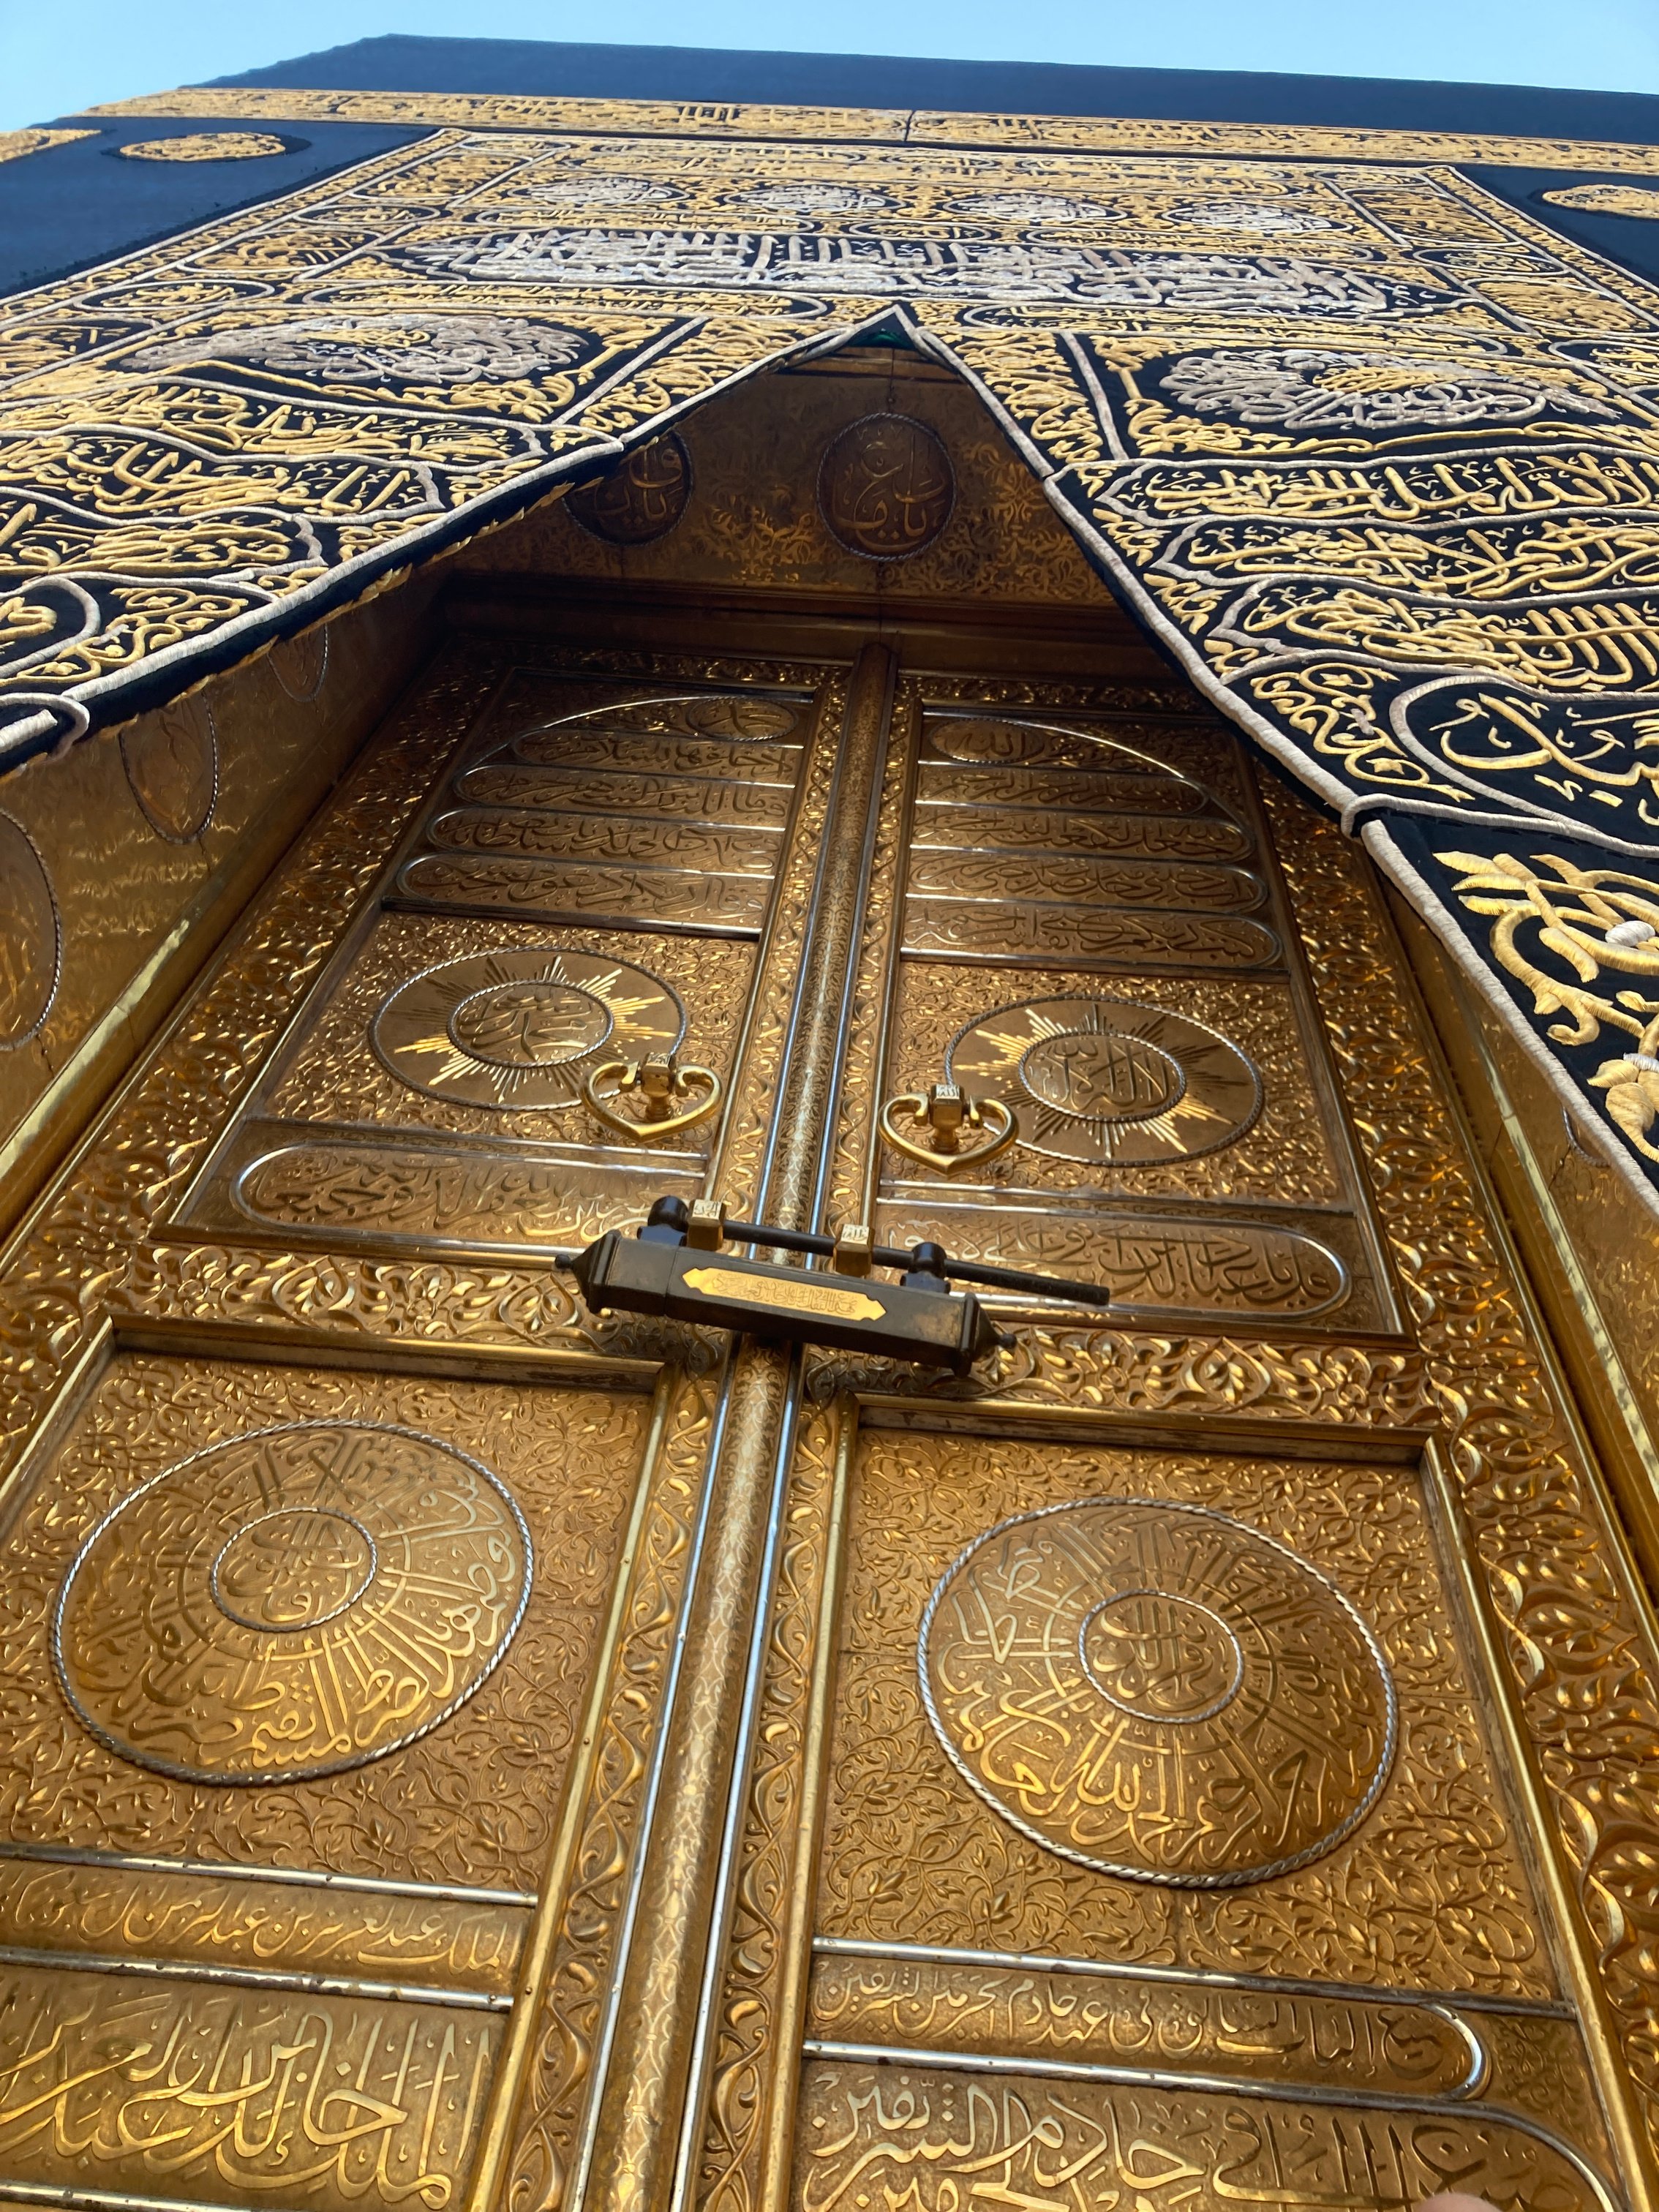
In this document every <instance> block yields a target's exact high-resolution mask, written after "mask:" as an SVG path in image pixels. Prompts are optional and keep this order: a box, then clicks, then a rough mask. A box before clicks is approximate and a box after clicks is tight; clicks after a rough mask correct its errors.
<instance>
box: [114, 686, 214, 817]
mask: <svg viewBox="0 0 1659 2212" xmlns="http://www.w3.org/2000/svg"><path fill="white" fill-rule="evenodd" d="M121 765H122V767H123V768H124V769H125V771H126V778H127V784H128V787H129V788H130V789H131V793H132V795H133V797H134V798H135V799H137V802H138V805H139V810H140V811H141V812H142V813H143V817H144V819H145V821H146V822H148V823H149V826H150V828H151V829H153V830H154V831H155V834H156V836H158V837H165V838H166V840H167V843H168V844H169V845H189V844H191V843H193V842H194V841H195V840H196V839H197V837H199V836H201V834H202V832H203V831H204V829H206V828H207V826H208V824H209V823H210V822H211V821H212V819H213V812H214V809H215V808H216V806H217V805H218V803H219V734H218V732H217V730H216V728H215V727H214V722H213V714H212V711H211V709H210V708H208V707H206V706H205V704H204V703H202V702H198V701H197V700H194V699H176V700H175V701H174V702H173V705H172V706H170V707H164V708H162V709H161V713H160V714H147V715H145V716H144V718H143V720H141V721H137V722H130V723H128V725H127V726H126V728H125V729H124V730H123V731H122V732H121Z"/></svg>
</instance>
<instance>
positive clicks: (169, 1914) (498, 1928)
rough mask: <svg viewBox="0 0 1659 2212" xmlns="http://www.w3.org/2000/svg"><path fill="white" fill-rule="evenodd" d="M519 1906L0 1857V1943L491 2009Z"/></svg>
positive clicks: (500, 1995)
mask: <svg viewBox="0 0 1659 2212" xmlns="http://www.w3.org/2000/svg"><path fill="white" fill-rule="evenodd" d="M532 1902H533V1900H532V1899H531V1898H529V1897H526V1898H524V1899H521V1900H520V1901H519V1902H516V1903H515V1902H513V1901H511V1900H510V1899H509V1898H508V1896H507V1895H506V1894H505V1893H503V1894H502V1895H501V1896H498V1897H492V1896H491V1895H490V1894H489V1893H487V1892H483V1893H478V1894H476V1895H473V1896H468V1895H466V1894H465V1893H459V1894H453V1893H446V1892H444V1891H441V1890H437V1889H421V1888H415V1889H413V1890H412V1891H411V1893H410V1894H409V1895H408V1896H397V1895H387V1894H384V1893H377V1892H376V1890H375V1889H374V1887H372V1886H371V1887H356V1886H354V1885H352V1884H350V1883H340V1882H338V1881H336V1882H334V1883H331V1884H325V1883H324V1882H321V1881H314V1880H313V1881H286V1880H285V1881H274V1880H267V1881H260V1880H259V1879H258V1877H257V1876H254V1877H252V1878H247V1877H246V1876H241V1875H238V1874H237V1871H236V1869H234V1868H233V1869H228V1870H227V1871H226V1872H225V1873H219V1872H216V1870H214V1869H211V1868H210V1867H204V1866H200V1865H197V1866H193V1867H185V1866H179V1867H176V1868H171V1869H170V1868H167V1867H166V1866H164V1865H156V1864H152V1865H147V1866H143V1865H133V1864H131V1863H125V1864H124V1863H121V1862H119V1861H117V1860H112V1859H99V1858H97V1857H95V1856H94V1857H85V1856H82V1857H78V1858H77V1857H76V1854H75V1853H73V1852H60V1853H59V1854H58V1857H57V1858H56V1860H53V1859H52V1857H51V1856H50V1854H48V1855H46V1856H45V1857H0V1947H5V1948H24V1949H27V1950H30V1951H37V1952H39V1951H51V1952H52V1953H54V1954H57V1955H58V1956H59V1957H61V1958H64V1959H65V1960H68V1961H70V1962H72V1961H73V1960H76V1959H79V1958H99V1959H102V1960H131V1959H140V1960H147V1961H166V1962H169V1963H173V1964H177V1965H182V1966H188V1967H191V1968H195V1969H206V1970H207V1971H209V1972H212V1973H222V1972H243V1973H246V1974H248V1975H254V1974H262V1975H266V1976H270V1975H275V1974H286V1975H290V1976H292V1975H295V1974H308V1975H313V1976H317V1975H328V1976H331V1977H333V1978H341V1977H349V1978H351V1979H353V1980H361V1981H365V1982H371V1983H380V1984H386V1983H395V1984H398V1985H400V1986H403V1987H409V1986H410V1985H423V1986H424V1988H425V1989H427V1990H432V1989H440V1990H454V1991H459V1992H461V1993H462V1994H464V1995H465V1996H471V1997H475V1998H477V1999H479V2000H481V2001H483V2002H487V2003H489V2005H491V2006H493V2007H494V2008H495V2009H498V2010H499V2009H503V2008H505V2006H506V2005H507V2003H508V2002H510V2001H511V1992H512V1988H513V1970H514V1968H515V1966H517V1964H518V1960H519V1957H520V1953H521V1951H522V1950H523V1948H524V1943H525V1939H526V1936H527V1935H528V1934H529V1930H530V1918H529V1907H530V1905H531V1904H532Z"/></svg>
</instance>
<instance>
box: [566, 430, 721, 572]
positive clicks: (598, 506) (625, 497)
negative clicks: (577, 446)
mask: <svg viewBox="0 0 1659 2212" xmlns="http://www.w3.org/2000/svg"><path fill="white" fill-rule="evenodd" d="M690 496H691V456H690V453H687V452H686V450H685V444H684V440H683V439H681V438H678V437H677V436H676V435H675V434H674V432H673V431H671V430H670V431H668V432H667V433H666V434H665V435H664V436H662V437H660V438H657V439H653V441H652V442H651V444H650V445H648V446H640V447H635V450H634V452H633V453H629V455H628V457H627V459H625V460H624V461H623V464H622V465H621V467H620V468H617V469H614V470H613V471H611V474H610V475H609V476H605V477H600V478H599V481H598V482H597V483H592V484H583V485H582V486H581V487H580V489H578V490H576V491H573V492H572V493H571V494H570V495H569V497H568V506H569V509H570V513H571V514H572V516H573V517H574V520H576V521H577V522H579V523H580V525H581V526H582V528H583V529H584V530H586V531H589V532H592V535H593V536H594V537H595V538H604V540H605V543H606V544H608V545H654V544H656V542H657V540H658V538H666V537H667V535H668V533H669V532H670V531H671V529H672V528H673V527H674V526H675V524H676V523H677V522H678V520H679V519H680V517H681V516H682V515H683V514H684V512H685V505H686V501H688V500H689V499H690Z"/></svg>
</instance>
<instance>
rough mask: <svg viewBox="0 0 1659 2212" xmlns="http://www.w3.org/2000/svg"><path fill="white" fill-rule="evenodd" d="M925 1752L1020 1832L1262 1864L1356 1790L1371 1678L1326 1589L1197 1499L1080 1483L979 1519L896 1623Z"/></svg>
mask: <svg viewBox="0 0 1659 2212" xmlns="http://www.w3.org/2000/svg"><path fill="white" fill-rule="evenodd" d="M918 1665H919V1667H920V1669H921V1686H922V1695H923V1699H924V1702H925V1703H926V1705H927V1714H928V1717H929V1719H930V1720H931V1721H932V1723H933V1729H934V1732H935V1734H936V1735H938V1737H939V1741H940V1743H941V1744H942V1745H943V1747H944V1748H945V1753H946V1755H947V1756H948V1757H949V1759H951V1763H952V1765H954V1766H955V1767H956V1768H957V1771H958V1772H959V1773H960V1774H961V1775H962V1776H963V1778H964V1779H965V1780H966V1781H967V1782H968V1783H969V1784H970V1785H971V1786H972V1788H973V1789H974V1790H976V1791H977V1792H978V1793H979V1795H980V1796H981V1797H983V1798H984V1799H985V1800H986V1801H987V1803H989V1804H990V1805H992V1806H993V1807H994V1808H995V1809H996V1810H997V1811H998V1812H999V1813H1000V1814H1001V1815H1002V1817H1003V1818H1004V1819H1005V1820H1007V1821H1009V1822H1010V1823H1011V1824H1012V1826H1014V1827H1016V1828H1018V1830H1019V1831H1020V1832H1021V1833H1022V1834H1023V1835H1026V1836H1029V1837H1030V1838H1031V1839H1032V1841H1033V1842H1035V1843H1039V1844H1043V1845H1044V1846H1045V1847H1046V1848H1047V1849H1048V1850H1054V1851H1058V1852H1060V1854H1061V1856H1062V1857H1066V1858H1070V1859H1076V1860H1078V1861H1079V1862H1080V1863H1082V1864H1084V1865H1085V1866H1091V1867H1095V1868H1097V1869H1100V1871H1102V1872H1103V1873H1109V1874H1117V1875H1127V1876H1128V1877H1130V1878H1131V1879H1133V1880H1137V1881H1157V1882H1165V1883H1169V1884H1171V1885H1174V1886H1176V1887H1194V1888H1212V1887H1231V1886H1233V1885H1236V1884H1237V1883H1240V1882H1250V1881H1265V1880H1267V1878H1268V1877H1269V1876H1270V1875H1275V1874H1279V1873H1284V1872H1287V1871H1288V1870H1289V1869H1291V1868H1294V1867H1297V1866H1303V1865H1305V1864H1306V1863H1308V1862H1309V1861H1310V1860H1311V1859H1314V1858H1317V1857H1321V1856H1322V1854H1323V1853H1325V1852H1326V1851H1328V1850H1331V1849H1332V1847H1333V1846H1334V1844H1337V1843H1339V1842H1340V1840H1341V1838H1343V1837H1344V1836H1346V1835H1347V1834H1349V1833H1350V1832H1352V1830H1353V1829H1354V1828H1355V1827H1357V1826H1358V1824H1359V1822H1360V1821H1361V1820H1364V1816H1365V1814H1367V1813H1368V1812H1369V1811H1370V1808H1371V1806H1372V1805H1373V1804H1374V1803H1375V1802H1376V1798H1377V1796H1378V1794H1379V1793H1380V1791H1381V1790H1382V1788H1383V1783H1384V1782H1385V1781H1386V1779H1387V1777H1388V1771H1389V1765H1390V1764H1391V1762H1392V1760H1393V1758H1394V1751H1395V1737H1396V1731H1397V1719H1396V1712H1395V1694H1394V1686H1393V1680H1392V1678H1391V1676H1390V1674H1389V1668H1388V1663H1387V1662H1386V1660H1385V1659H1384V1657H1383V1651H1382V1649H1381V1646H1380V1645H1379V1644H1378V1643H1377V1641H1376V1637H1375V1636H1374V1634H1373V1633H1372V1632H1371V1631H1370V1628H1369V1627H1368V1626H1366V1624H1365V1623H1364V1621H1363V1620H1361V1619H1360V1617H1359V1615H1358V1613H1357V1612H1356V1611H1355V1610H1354V1608H1353V1607H1352V1605H1351V1604H1350V1603H1349V1601H1347V1599H1346V1597H1344V1596H1343V1595H1342V1593H1341V1592H1340V1590H1339V1589H1337V1588H1336V1586H1335V1584H1334V1583H1331V1582H1329V1581H1328V1580H1327V1579H1326V1577H1324V1576H1322V1574H1320V1573H1319V1572H1318V1571H1317V1570H1316V1568H1314V1567H1311V1566H1310V1565H1308V1563H1307V1562H1306V1561H1305V1560H1304V1559H1298V1558H1297V1556H1296V1554H1295V1553H1292V1552H1291V1551H1288V1550H1287V1549H1286V1548H1285V1547H1284V1546H1283V1545H1281V1544H1279V1543H1277V1542H1275V1541H1273V1539H1271V1538H1269V1537H1266V1536H1263V1535H1261V1534H1259V1533H1258V1532H1257V1531H1256V1530H1255V1529H1251V1528H1246V1527H1245V1526H1244V1525H1243V1522H1237V1521H1235V1520H1232V1519H1231V1517H1230V1516H1227V1515H1225V1514H1221V1513H1217V1512H1215V1511H1214V1510H1212V1509H1210V1508H1207V1507H1204V1506H1196V1505H1187V1504H1173V1503H1170V1504H1151V1503H1148V1502H1146V1501H1144V1500H1140V1499H1134V1498H1088V1499H1085V1500H1084V1501H1083V1502H1081V1503H1080V1504H1067V1505H1057V1506H1047V1507H1044V1508H1042V1509H1041V1510H1038V1511H1036V1512H1035V1513H1029V1514H1022V1515H1019V1516H1016V1517H1015V1518H1014V1519H1013V1520H1011V1521H1005V1522H1000V1524H999V1525H998V1526H997V1527H995V1528H990V1529H987V1531H986V1533H985V1534H983V1535H982V1536H981V1537H979V1538H977V1539H976V1540H975V1542H974V1543H972V1544H970V1545H969V1547H968V1548H967V1550H966V1551H964V1552H963V1553H961V1554H960V1555H959V1557H958V1558H957V1559H956V1560H955V1561H954V1562H953V1563H952V1565H951V1566H950V1567H949V1568H947V1569H946V1571H945V1574H944V1575H943V1576H942V1577H940V1579H939V1584H938V1586H937V1588H936V1589H934V1591H933V1595H932V1597H931V1598H930V1599H929V1600H928V1603H927V1611H926V1613H924V1615H923V1617H922V1624H921V1637H920V1640H919V1644H918Z"/></svg>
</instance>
